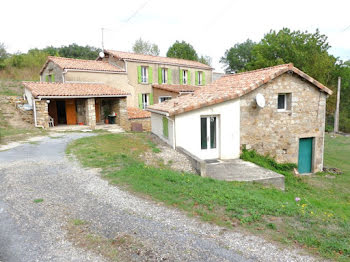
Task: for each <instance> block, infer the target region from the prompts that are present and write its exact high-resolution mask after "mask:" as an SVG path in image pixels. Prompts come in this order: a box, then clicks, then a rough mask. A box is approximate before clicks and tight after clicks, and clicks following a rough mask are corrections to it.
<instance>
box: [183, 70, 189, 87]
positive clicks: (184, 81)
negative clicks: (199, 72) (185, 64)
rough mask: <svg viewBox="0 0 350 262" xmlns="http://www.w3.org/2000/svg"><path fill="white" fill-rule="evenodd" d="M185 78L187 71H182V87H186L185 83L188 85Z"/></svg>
mask: <svg viewBox="0 0 350 262" xmlns="http://www.w3.org/2000/svg"><path fill="white" fill-rule="evenodd" d="M187 76H188V71H187V70H182V83H183V84H184V85H187V83H188V79H187Z"/></svg>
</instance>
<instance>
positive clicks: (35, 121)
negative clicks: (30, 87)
mask: <svg viewBox="0 0 350 262" xmlns="http://www.w3.org/2000/svg"><path fill="white" fill-rule="evenodd" d="M36 101H41V98H39V99H33V112H34V125H35V127H41V128H42V129H44V126H42V125H38V122H37V119H36V105H35V102H36Z"/></svg>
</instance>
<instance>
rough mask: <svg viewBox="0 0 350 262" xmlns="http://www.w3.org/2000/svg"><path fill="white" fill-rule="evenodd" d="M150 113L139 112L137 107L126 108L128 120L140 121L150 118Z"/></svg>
mask: <svg viewBox="0 0 350 262" xmlns="http://www.w3.org/2000/svg"><path fill="white" fill-rule="evenodd" d="M150 117H151V113H150V112H147V111H144V110H141V109H139V108H137V107H128V118H129V119H140V118H150Z"/></svg>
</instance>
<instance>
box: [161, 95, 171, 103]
mask: <svg viewBox="0 0 350 262" xmlns="http://www.w3.org/2000/svg"><path fill="white" fill-rule="evenodd" d="M170 99H171V96H160V97H159V103H162V102H164V101H167V100H170Z"/></svg>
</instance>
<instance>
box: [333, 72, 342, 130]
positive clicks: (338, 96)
mask: <svg viewBox="0 0 350 262" xmlns="http://www.w3.org/2000/svg"><path fill="white" fill-rule="evenodd" d="M340 85H341V77H338V92H337V107H336V108H335V116H334V133H338V132H339V104H340Z"/></svg>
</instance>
